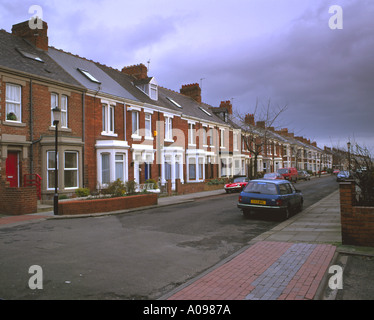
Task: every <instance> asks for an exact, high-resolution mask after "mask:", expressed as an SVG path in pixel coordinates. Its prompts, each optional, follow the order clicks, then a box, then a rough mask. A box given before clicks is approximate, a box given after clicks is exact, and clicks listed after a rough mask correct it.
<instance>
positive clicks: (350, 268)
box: [0, 190, 374, 300]
mask: <svg viewBox="0 0 374 320" xmlns="http://www.w3.org/2000/svg"><path fill="white" fill-rule="evenodd" d="M220 195H223V190H216V191H208V192H201V193H196V194H188V195H182V196H171V197H160V198H159V201H158V205H157V206H158V207H160V206H168V205H173V204H177V203H186V202H191V201H194V200H195V199H198V198H203V197H210V196H220ZM151 207H155V206H151ZM146 208H148V207H143V208H137V209H131V210H124V211H116V212H109V213H97V214H90V215H74V216H54V215H53V212H52V211H46V212H41V213H34V214H28V215H23V216H5V217H0V229H1V228H3V227H8V226H14V225H18V224H24V223H30V222H37V221H42V220H45V219H69V218H82V217H90V216H99V215H114V214H123V213H126V212H130V211H131V212H132V211H136V210H144V209H146ZM341 241H342V240H341V225H340V205H339V191H336V192H334V193H332V194H330V195H328V196H327V197H325V198H324V199H322V200H320V201H319V202H317V203H315V204H314V205H312V206H310V207H308V208H306V209H304V210H303V211H302V212H301V213H299V214H297V215H294V216H292V217H291V218H289V219H288V220H286V221H283V222H281V223H280V224H279V225H277V226H276V227H274V228H273V229H271V230H269V231H267V232H265V233H263V234H261V235H259V236H258V237H256V238H254V239H252V240H251V241H250V242H249V243H248V245H247V246H245V247H244V248H242V249H241V250H240V251H238V252H236V253H235V254H233V255H232V256H230V257H228V258H226V259H225V260H223V261H221V262H220V263H218V264H217V265H215V266H213V267H211V268H210V269H208V270H206V271H205V272H203V273H202V274H200V275H199V276H197V277H196V278H194V279H191V280H190V281H188V282H187V283H185V284H183V285H181V286H179V287H177V288H175V289H174V290H172V291H171V292H169V293H167V294H165V295H164V296H162V297H160V298H159V300H372V299H374V248H369V247H356V246H345V245H342V243H341ZM339 275H341V278H342V287H340V286H338V280H337V279H338V278H339Z"/></svg>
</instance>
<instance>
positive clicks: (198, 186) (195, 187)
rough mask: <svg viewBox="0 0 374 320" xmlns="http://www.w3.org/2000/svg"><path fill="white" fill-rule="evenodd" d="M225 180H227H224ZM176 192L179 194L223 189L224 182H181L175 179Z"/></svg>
mask: <svg viewBox="0 0 374 320" xmlns="http://www.w3.org/2000/svg"><path fill="white" fill-rule="evenodd" d="M226 182H227V181H226ZM175 184H176V190H175V191H176V193H177V194H179V195H182V194H189V193H195V192H203V191H212V190H220V189H221V190H223V187H224V184H216V185H209V184H207V182H198V183H185V184H182V183H181V182H180V180H179V179H176V180H175Z"/></svg>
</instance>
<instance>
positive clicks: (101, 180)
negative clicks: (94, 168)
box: [100, 152, 111, 186]
mask: <svg viewBox="0 0 374 320" xmlns="http://www.w3.org/2000/svg"><path fill="white" fill-rule="evenodd" d="M104 155H105V156H108V160H109V161H108V164H109V167H108V170H109V172H108V176H109V181H105V182H104V181H103V162H104V161H103V156H104ZM110 158H111V154H110V153H109V152H102V153H100V183H101V185H102V186H107V185H108V184H109V183H110V181H111V179H110V174H111V165H110V162H111V160H110Z"/></svg>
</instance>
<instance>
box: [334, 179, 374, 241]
mask: <svg viewBox="0 0 374 320" xmlns="http://www.w3.org/2000/svg"><path fill="white" fill-rule="evenodd" d="M339 189H340V212H341V226H342V242H343V244H344V245H355V246H366V247H374V207H359V206H355V205H354V198H355V184H354V182H342V183H340V188H339Z"/></svg>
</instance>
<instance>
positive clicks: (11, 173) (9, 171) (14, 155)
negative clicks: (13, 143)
mask: <svg viewBox="0 0 374 320" xmlns="http://www.w3.org/2000/svg"><path fill="white" fill-rule="evenodd" d="M5 166H6V172H5V173H6V179H7V181H9V183H10V187H12V188H18V187H19V167H18V152H8V158H7V159H6V163H5Z"/></svg>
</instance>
